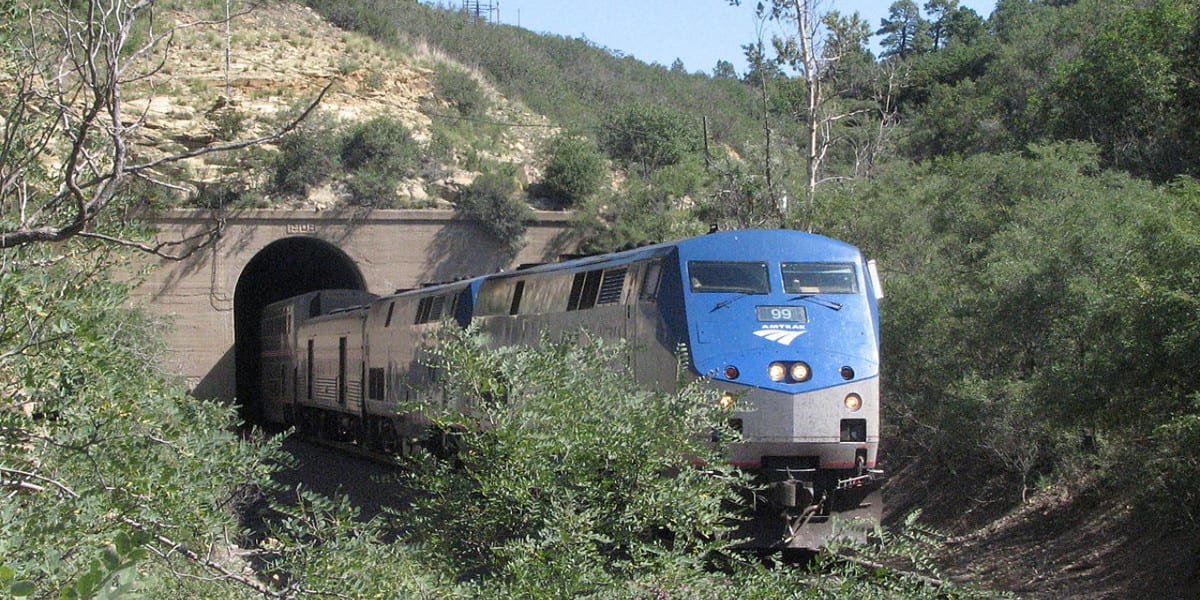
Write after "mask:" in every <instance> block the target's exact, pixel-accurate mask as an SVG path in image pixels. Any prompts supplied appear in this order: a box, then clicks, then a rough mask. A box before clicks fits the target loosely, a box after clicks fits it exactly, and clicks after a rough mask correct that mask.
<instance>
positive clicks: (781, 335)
mask: <svg viewBox="0 0 1200 600" xmlns="http://www.w3.org/2000/svg"><path fill="white" fill-rule="evenodd" d="M804 334H805V330H803V329H799V330H786V329H759V330H758V331H755V332H754V335H757V336H758V337H760V338H763V339H765V340H771V341H772V342H776V343H779V344H783V345H784V346H790V345H792V342H794V341H796V338H799V337H800V336H802V335H804Z"/></svg>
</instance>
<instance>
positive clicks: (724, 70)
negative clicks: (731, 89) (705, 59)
mask: <svg viewBox="0 0 1200 600" xmlns="http://www.w3.org/2000/svg"><path fill="white" fill-rule="evenodd" d="M712 76H713V79H737V70H736V69H734V68H733V63H731V62H729V61H727V60H718V61H717V66H715V67H713V73H712Z"/></svg>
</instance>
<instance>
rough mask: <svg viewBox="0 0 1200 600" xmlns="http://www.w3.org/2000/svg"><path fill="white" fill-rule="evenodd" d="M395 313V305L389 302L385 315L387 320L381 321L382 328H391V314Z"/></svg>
mask: <svg viewBox="0 0 1200 600" xmlns="http://www.w3.org/2000/svg"><path fill="white" fill-rule="evenodd" d="M395 311H396V303H395V302H389V303H388V314H387V318H386V319H384V321H383V326H384V327H391V326H392V313H393V312H395Z"/></svg>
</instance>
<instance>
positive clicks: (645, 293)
mask: <svg viewBox="0 0 1200 600" xmlns="http://www.w3.org/2000/svg"><path fill="white" fill-rule="evenodd" d="M661 277H662V263H660V262H658V261H654V262H652V263H648V264H647V265H646V271H645V274H644V275H642V289H641V291H640V292H638V297H639V298H641V299H642V300H654V299H655V298H658V282H659V280H660V279H661Z"/></svg>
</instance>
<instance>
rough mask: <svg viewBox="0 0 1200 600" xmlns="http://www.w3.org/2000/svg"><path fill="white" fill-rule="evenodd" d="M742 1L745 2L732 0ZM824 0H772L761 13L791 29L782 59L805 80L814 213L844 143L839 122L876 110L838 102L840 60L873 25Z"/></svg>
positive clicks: (783, 39) (781, 46)
mask: <svg viewBox="0 0 1200 600" xmlns="http://www.w3.org/2000/svg"><path fill="white" fill-rule="evenodd" d="M730 2H731V3H733V4H739V3H740V0H730ZM822 4H823V3H822V2H821V1H820V0H771V1H770V2H769V3H768V2H760V3H759V4H758V8H759V14H760V15H762V16H766V17H768V18H770V19H771V20H773V21H776V22H778V23H780V24H781V25H783V26H784V28H785V30H786V31H788V33H786V34H785V35H783V36H776V37H775V38H774V39H773V40H772V41H773V45H774V48H775V52H776V55H777V57H778V60H779V61H780V62H782V63H785V64H787V65H789V66H790V67H791V68H792V69H793V70H794V71H795V72H796V73H797V74H798V75H799V76H800V77H801V78H802V79H803V80H804V83H805V90H806V93H807V96H806V99H805V103H804V105H803V106H801V107H799V108H798V110H797V112H796V115H795V116H796V119H797V120H798V121H800V122H801V123H802V124H803V127H804V141H803V144H802V146H803V150H802V152H803V154H804V157H805V171H806V178H805V184H806V185H805V194H806V197H807V198H806V200H807V206H808V208H809V211H810V213H811V209H812V204H813V198H814V194H815V192H816V189H817V187H818V185H820V184H821V183H822V182H823V181H826V180H827V176H826V175H825V162H826V160H827V159H828V157H829V153H830V150H831V148H833V147H834V145H835V144H836V143H838V136H837V135H836V133H835V125H837V124H838V123H839V122H843V121H846V120H850V119H855V118H858V117H861V116H863V115H866V114H868V113H871V112H873V111H874V110H875V109H872V108H869V107H865V106H850V107H845V106H842V105H840V104H838V103H837V102H836V100H837V99H838V98H839V97H840V96H841V95H842V94H843V93H844V90H841V89H838V88H837V87H836V85H837V79H838V77H837V75H838V69H837V66H838V63H839V62H840V61H842V59H843V58H845V57H846V56H847V55H848V54H849V53H852V52H859V51H861V50H862V47H863V44H865V41H866V36H867V35H869V28H865V27H864V23H865V22H863V21H861V19H860V18H859V17H858V15H857V14H855V15H853V16H851V17H849V18H843V17H842V16H841V15H840V14H838V13H837V12H834V11H831V12H826V11H825V10H823V8H822V6H821V5H822Z"/></svg>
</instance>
